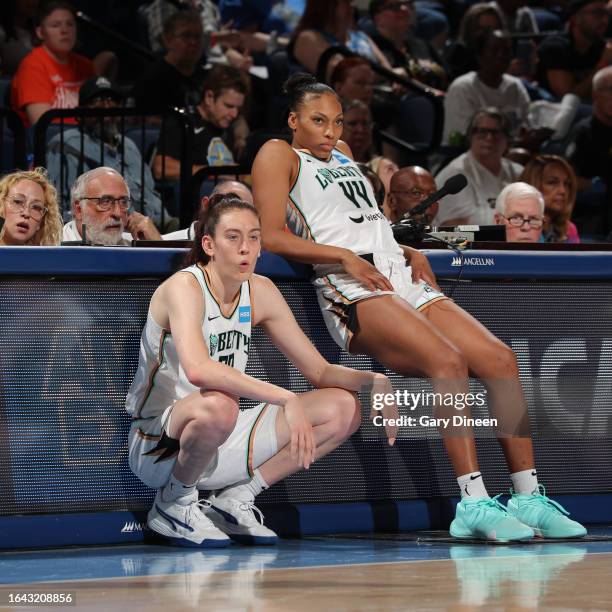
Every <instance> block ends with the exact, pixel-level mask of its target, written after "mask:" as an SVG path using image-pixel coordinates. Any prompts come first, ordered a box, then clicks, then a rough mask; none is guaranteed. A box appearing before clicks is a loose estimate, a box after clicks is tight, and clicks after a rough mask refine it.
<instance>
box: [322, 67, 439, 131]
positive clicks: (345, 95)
mask: <svg viewBox="0 0 612 612" xmlns="http://www.w3.org/2000/svg"><path fill="white" fill-rule="evenodd" d="M330 83H331V85H332V87H333V88H334V90H335V91H336V92H337V93H338V95H339V96H340V98H341V99H342V100H361V101H362V102H363V103H364V104H367V105H368V106H369V107H370V111H371V113H372V117H373V120H374V122H375V123H376V125H377V126H378V127H380V128H382V129H389V130H390V131H391V132H393V133H396V135H398V136H401V137H403V138H405V139H406V140H408V141H411V142H419V141H420V139H419V137H418V133H415V126H416V125H417V123H418V122H415V121H414V117H415V114H418V110H415V108H414V107H413V106H412V105H411V102H410V101H409V100H408V98H412V97H413V96H414V94H411V93H404V94H401V93H400V92H399V91H395V90H392V89H391V88H384V89H382V88H379V89H377V90H375V89H374V85H375V83H376V76H375V74H374V71H373V70H372V68H371V67H370V64H369V63H368V61H367V60H365V59H363V58H362V57H359V56H352V57H346V58H344V59H343V60H341V61H340V62H338V64H336V66H335V68H334V69H333V71H332V73H331V76H330ZM425 103H426V104H428V102H425ZM422 123H426V121H425V120H423V121H422Z"/></svg>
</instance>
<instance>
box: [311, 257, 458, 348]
mask: <svg viewBox="0 0 612 612" xmlns="http://www.w3.org/2000/svg"><path fill="white" fill-rule="evenodd" d="M362 257H363V258H364V259H366V260H368V261H370V263H373V264H374V265H375V266H376V268H377V269H378V271H379V272H381V273H382V274H383V275H384V276H386V277H387V278H388V279H389V280H390V281H391V284H392V285H393V288H394V289H395V291H382V290H380V289H377V290H376V291H371V290H370V289H368V288H367V287H366V286H365V285H362V284H361V283H360V282H358V281H356V280H355V279H354V278H353V277H352V276H350V275H349V274H346V273H344V272H340V273H337V274H335V273H330V274H326V275H324V276H323V275H322V276H319V277H317V278H315V279H314V281H313V284H314V287H315V289H316V291H317V299H318V300H319V306H320V308H321V312H322V313H323V319H324V320H325V325H327V329H328V330H329V333H330V334H331V336H332V338H333V339H334V340H335V342H336V344H338V346H340V348H343V349H344V350H345V351H349V352H350V342H351V339H352V337H353V333H354V330H355V322H356V319H355V304H356V303H357V302H359V301H361V300H366V299H369V298H372V297H377V296H380V295H397V296H399V297H401V298H402V299H403V300H405V301H406V302H408V304H410V305H411V306H412V307H413V308H415V309H416V310H424V309H425V308H427V307H428V306H430V305H431V304H433V303H434V302H437V301H438V300H446V299H448V298H447V297H446V296H445V295H444V294H443V293H441V292H440V291H438V290H437V289H434V288H433V287H431V286H430V285H428V284H427V283H426V282H425V281H422V280H421V281H419V282H418V283H413V282H412V268H411V267H410V266H407V265H406V260H405V259H404V257H403V255H399V254H398V255H396V254H393V253H391V254H389V253H384V254H382V253H373V254H372V255H362Z"/></svg>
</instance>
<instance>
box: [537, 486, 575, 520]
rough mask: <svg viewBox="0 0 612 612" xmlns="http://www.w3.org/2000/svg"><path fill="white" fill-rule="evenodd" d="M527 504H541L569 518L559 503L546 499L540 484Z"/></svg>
mask: <svg viewBox="0 0 612 612" xmlns="http://www.w3.org/2000/svg"><path fill="white" fill-rule="evenodd" d="M528 503H543V504H546V505H548V506H551V507H553V508H554V509H555V510H557V511H559V512H561V514H565V516H569V512H568V511H567V510H566V509H565V508H564V507H563V506H562V505H561V504H560V503H559V502H556V501H555V500H554V499H550V497H546V489H545V488H544V485H542V484H539V485H538V488H537V489H536V491H534V493H533V495H532V499H531V500H530V501H529V502H528Z"/></svg>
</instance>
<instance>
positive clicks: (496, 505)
mask: <svg viewBox="0 0 612 612" xmlns="http://www.w3.org/2000/svg"><path fill="white" fill-rule="evenodd" d="M500 497H501V493H500V494H499V495H496V496H495V497H491V498H489V499H479V500H478V501H477V502H476V504H475V505H476V506H479V507H486V508H491V509H493V510H499V511H501V512H503V513H504V514H508V511H507V510H506V507H505V506H504V505H503V504H502V503H500V502H499V501H498V499H499V498H500Z"/></svg>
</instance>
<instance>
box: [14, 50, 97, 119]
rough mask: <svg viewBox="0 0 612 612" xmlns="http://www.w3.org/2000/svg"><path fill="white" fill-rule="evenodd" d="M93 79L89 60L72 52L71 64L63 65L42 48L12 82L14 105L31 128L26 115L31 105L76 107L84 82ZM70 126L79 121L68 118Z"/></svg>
mask: <svg viewBox="0 0 612 612" xmlns="http://www.w3.org/2000/svg"><path fill="white" fill-rule="evenodd" d="M93 76H95V74H94V69H93V62H92V61H91V60H89V59H87V58H86V57H83V56H82V55H78V54H77V53H71V54H70V57H69V58H68V61H67V62H66V63H65V64H60V63H59V62H57V61H56V60H55V59H54V58H53V57H51V55H50V54H49V52H48V51H47V50H46V49H45V48H44V47H43V46H42V45H41V46H40V47H36V48H35V49H32V51H30V53H28V54H27V55H26V56H25V57H24V58H23V60H22V61H21V64H19V68H18V70H17V73H16V74H15V76H14V77H13V80H12V82H11V106H12V108H13V109H14V110H16V111H17V112H18V113H19V115H20V116H21V119H22V120H23V123H24V124H25V125H26V126H29V122H28V120H27V117H26V114H25V112H24V108H25V107H26V106H27V105H28V104H33V103H36V102H39V103H42V102H47V103H48V104H50V105H51V108H75V107H77V106H78V105H79V89H80V87H81V85H82V84H83V81H85V80H87V79H89V78H91V77H93ZM66 123H76V121H74V120H72V119H67V120H66Z"/></svg>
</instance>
